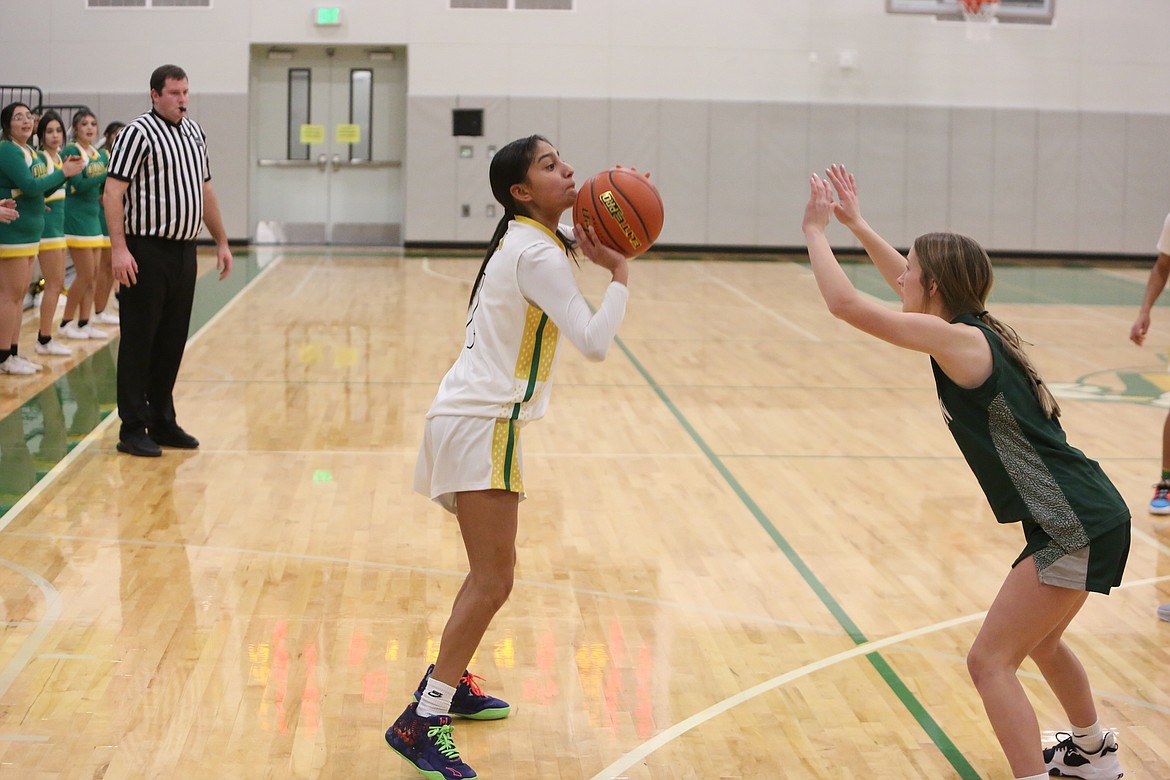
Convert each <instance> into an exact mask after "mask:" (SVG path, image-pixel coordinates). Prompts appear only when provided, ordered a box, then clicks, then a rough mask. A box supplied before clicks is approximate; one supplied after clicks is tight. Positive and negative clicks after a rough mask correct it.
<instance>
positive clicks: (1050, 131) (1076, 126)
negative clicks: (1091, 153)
mask: <svg viewBox="0 0 1170 780" xmlns="http://www.w3.org/2000/svg"><path fill="white" fill-rule="evenodd" d="M1037 120H1038V124H1037V128H1036V130H1037V132H1036V181H1037V183H1038V189H1037V195H1038V197H1037V199H1036V238H1035V239H1034V241H1033V244H1032V248H1036V249H1044V250H1045V251H1054V252H1076V251H1077V250H1078V248H1079V246H1078V241H1077V232H1078V229H1077V218H1078V214H1077V204H1078V200H1079V198H1078V196H1077V188H1078V186H1079V185H1080V180H1081V172H1080V170H1079V168H1080V162H1081V155H1080V151H1079V149H1078V144H1079V143H1080V137H1081V133H1080V115H1079V114H1077V113H1073V112H1071V111H1046V112H1041V113H1040V114H1039V115H1038V117H1037Z"/></svg>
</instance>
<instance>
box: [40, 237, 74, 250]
mask: <svg viewBox="0 0 1170 780" xmlns="http://www.w3.org/2000/svg"><path fill="white" fill-rule="evenodd" d="M66 246H67V245H66V243H65V237H64V236H55V237H53V238H42V239H41V246H40V250H41V251H42V252H45V251H48V250H50V249H64V248H65V247H66Z"/></svg>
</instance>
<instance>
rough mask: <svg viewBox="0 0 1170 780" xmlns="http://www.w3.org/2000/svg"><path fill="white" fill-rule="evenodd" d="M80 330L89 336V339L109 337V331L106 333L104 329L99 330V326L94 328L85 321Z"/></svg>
mask: <svg viewBox="0 0 1170 780" xmlns="http://www.w3.org/2000/svg"><path fill="white" fill-rule="evenodd" d="M81 332H82V333H84V334H86V335H87V336H89V337H90V338H91V339H108V338H109V337H110V334H109V333H106V332H105V331H104V330H101V329H100V328H95V327H94V326H93V325H91V324H89V323H88V322H87V323H85V327H84V328H81Z"/></svg>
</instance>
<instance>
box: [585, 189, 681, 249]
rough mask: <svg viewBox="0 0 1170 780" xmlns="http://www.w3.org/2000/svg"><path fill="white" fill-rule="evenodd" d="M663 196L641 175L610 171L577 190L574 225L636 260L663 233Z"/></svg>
mask: <svg viewBox="0 0 1170 780" xmlns="http://www.w3.org/2000/svg"><path fill="white" fill-rule="evenodd" d="M662 219H663V212H662V196H661V195H659V194H658V188H657V187H655V186H654V185H653V184H651V183H650V180H649V179H647V178H646V177H645V175H643V174H641V173H637V172H636V171H631V170H628V169H626V168H610V169H608V170H605V171H602V172H601V173H599V174H597V175H596V176H593V177H591V178H589V179H588V180H587V181H586V182H585V183H584V184H582V185H581V187H580V189H578V190H577V201H576V203H574V204H573V224H580V225H583V226H585V227H589V226H590V225H592V226H593V229H594V230H595V231H596V232H597V238H598V240H600V241H601V243H603V244H605V245H606V246H608V247H610V248H611V249H616V250H617V251H619V252H621V253H622V254H623V255H625V256H626V257H637V256H638V255H640V254H642V253H643V252H645V251H646V250H647V249H649V248H650V245H651V244H653V243H654V242H655V241H656V240H658V234H659V233H661V232H662Z"/></svg>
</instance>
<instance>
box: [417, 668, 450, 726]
mask: <svg viewBox="0 0 1170 780" xmlns="http://www.w3.org/2000/svg"><path fill="white" fill-rule="evenodd" d="M454 697H455V689H454V688H452V687H451V686H450V685H448V684H447V683H442V682H439V681H438V680H436V679H435V678H434V677H428V678H427V688H426V690H425V691H423V693H422V696H421V697H420V698H419V701H418V708H417V709H416V710H415V712H417V713H418V716H419V717H420V718H429V717H431V716H432V715H446V714H448V713H450V712H451V699H453V698H454Z"/></svg>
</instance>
